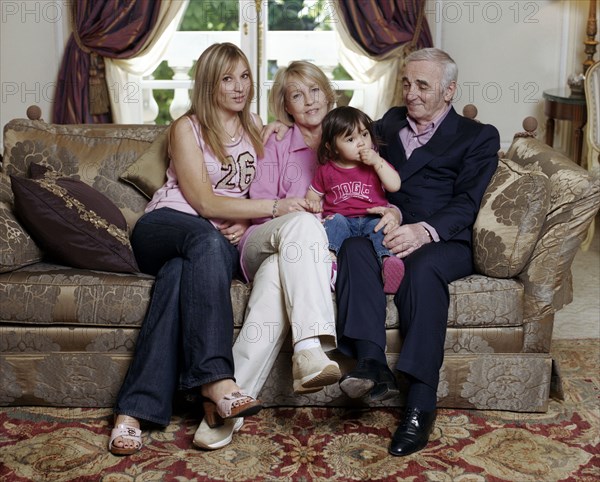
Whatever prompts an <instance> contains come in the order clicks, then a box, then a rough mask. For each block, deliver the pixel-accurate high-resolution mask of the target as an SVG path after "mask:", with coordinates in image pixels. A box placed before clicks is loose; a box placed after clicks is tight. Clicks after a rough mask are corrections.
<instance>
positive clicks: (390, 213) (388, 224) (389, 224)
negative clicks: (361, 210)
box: [367, 206, 402, 234]
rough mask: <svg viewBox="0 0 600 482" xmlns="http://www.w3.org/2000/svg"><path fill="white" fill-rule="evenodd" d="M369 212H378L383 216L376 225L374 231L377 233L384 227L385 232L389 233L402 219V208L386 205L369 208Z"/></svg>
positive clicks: (377, 213)
mask: <svg viewBox="0 0 600 482" xmlns="http://www.w3.org/2000/svg"><path fill="white" fill-rule="evenodd" d="M367 212H368V213H369V214H376V215H378V216H381V219H380V220H379V222H378V223H377V225H376V226H375V229H374V231H375V232H376V233H377V232H379V230H381V229H383V233H384V234H387V233H389V232H390V231H391V230H392V229H394V228H395V227H397V226H398V225H399V224H400V222H401V221H402V219H401V218H400V210H399V209H396V208H390V207H385V206H378V207H375V208H368V209H367Z"/></svg>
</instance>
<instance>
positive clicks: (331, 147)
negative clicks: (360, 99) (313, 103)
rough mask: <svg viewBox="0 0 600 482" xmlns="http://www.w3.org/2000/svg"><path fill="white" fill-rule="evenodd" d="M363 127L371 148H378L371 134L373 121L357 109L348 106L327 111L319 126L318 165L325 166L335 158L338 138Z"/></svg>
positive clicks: (372, 133)
mask: <svg viewBox="0 0 600 482" xmlns="http://www.w3.org/2000/svg"><path fill="white" fill-rule="evenodd" d="M361 125H362V126H363V127H364V128H365V129H367V130H368V131H369V134H370V135H371V140H372V141H373V147H374V148H375V149H377V148H378V144H377V139H376V138H375V134H374V132H373V121H372V120H371V118H370V117H369V116H368V115H367V114H365V113H364V112H362V111H361V110H359V109H356V108H354V107H350V106H343V107H336V108H335V109H333V110H331V111H329V112H328V113H327V115H326V116H325V117H324V118H323V122H322V124H321V128H322V132H321V142H320V144H319V148H318V150H317V158H318V160H319V164H327V162H328V161H329V160H331V159H335V158H336V157H337V153H336V149H335V141H336V139H337V138H338V137H340V136H347V135H349V134H351V133H352V132H353V131H354V129H355V128H357V127H359V128H360V126H361Z"/></svg>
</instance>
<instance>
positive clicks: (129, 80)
mask: <svg viewBox="0 0 600 482" xmlns="http://www.w3.org/2000/svg"><path fill="white" fill-rule="evenodd" d="M188 3H189V0H163V1H162V3H161V8H160V12H159V13H158V20H157V22H156V27H155V28H154V31H153V32H152V35H150V36H149V37H148V41H147V42H146V45H144V47H143V48H142V49H141V50H140V53H139V55H138V56H137V57H133V58H131V59H109V58H105V59H104V62H105V69H106V82H107V85H108V87H109V89H108V91H109V95H110V105H111V109H112V118H113V122H114V123H115V124H132V123H139V119H140V112H142V105H143V104H142V102H143V100H142V91H141V86H140V81H141V78H142V77H143V76H144V75H147V74H149V73H150V72H152V71H154V69H156V67H157V66H158V64H159V63H160V61H161V59H162V58H163V55H164V54H165V51H166V50H167V47H168V45H169V42H170V41H171V39H172V38H173V34H174V33H175V32H176V31H177V27H178V26H179V23H180V22H181V18H182V16H183V14H184V12H185V9H186V8H187V5H188Z"/></svg>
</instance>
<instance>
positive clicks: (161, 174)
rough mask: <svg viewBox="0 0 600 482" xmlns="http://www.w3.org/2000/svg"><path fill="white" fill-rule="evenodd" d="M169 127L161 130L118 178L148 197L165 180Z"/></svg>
mask: <svg viewBox="0 0 600 482" xmlns="http://www.w3.org/2000/svg"><path fill="white" fill-rule="evenodd" d="M168 131H169V129H166V130H165V131H164V132H162V133H161V134H160V135H159V136H158V137H157V138H156V139H155V140H154V142H153V143H152V144H151V145H150V147H149V148H148V150H147V151H146V152H144V154H142V155H141V156H140V157H139V158H138V159H137V160H136V161H135V162H134V163H133V164H132V165H131V166H129V167H128V168H127V169H126V170H125V172H124V173H123V174H121V176H120V177H119V179H121V180H123V181H125V182H127V183H129V184H131V185H132V186H133V187H135V188H136V189H138V190H139V191H140V192H141V193H142V194H143V195H144V196H146V197H147V198H148V199H152V196H154V193H155V192H156V191H157V190H158V189H159V188H160V187H162V185H163V184H164V183H165V181H166V180H167V168H168V167H169V158H168V154H167V142H168V140H167V135H168Z"/></svg>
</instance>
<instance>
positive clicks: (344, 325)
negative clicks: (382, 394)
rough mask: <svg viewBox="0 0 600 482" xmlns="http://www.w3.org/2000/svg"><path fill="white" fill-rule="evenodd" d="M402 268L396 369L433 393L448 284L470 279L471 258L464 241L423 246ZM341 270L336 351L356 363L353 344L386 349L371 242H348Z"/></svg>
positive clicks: (378, 277)
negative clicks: (350, 357) (364, 344)
mask: <svg viewBox="0 0 600 482" xmlns="http://www.w3.org/2000/svg"><path fill="white" fill-rule="evenodd" d="M404 263H405V275H404V279H403V280H402V283H401V285H400V288H399V290H398V293H396V296H395V297H394V302H395V304H396V306H397V308H398V313H399V318H400V334H401V337H402V348H401V350H400V357H399V359H398V363H397V364H396V368H397V369H398V370H400V371H401V372H403V373H406V374H408V375H411V376H413V377H415V378H417V379H419V380H420V381H422V382H424V383H426V384H427V385H429V386H431V387H433V388H434V389H435V388H437V385H438V382H439V370H440V367H441V365H442V362H443V360H444V340H445V338H446V326H447V321H448V305H449V298H450V296H449V293H448V284H449V283H450V282H451V281H454V280H456V279H459V278H462V277H464V276H467V275H469V274H471V273H472V271H473V261H472V253H471V249H470V247H469V246H468V244H467V243H464V242H462V241H449V242H444V241H440V242H438V243H429V244H426V245H424V246H422V247H421V248H419V249H418V250H417V251H415V252H414V253H413V254H411V255H410V256H408V257H406V258H404ZM337 264H338V278H337V284H336V298H337V304H338V319H337V331H338V348H339V349H340V351H342V352H343V353H344V354H346V355H348V356H352V357H356V350H355V346H354V344H355V340H368V341H371V342H373V343H376V344H377V345H378V346H380V347H381V348H382V349H385V344H386V343H385V340H386V338H385V313H386V298H385V294H384V293H383V284H382V280H381V268H380V265H379V263H378V261H377V256H376V255H375V252H374V251H373V248H372V246H371V244H370V241H369V240H368V239H365V238H351V239H348V240H347V241H346V242H345V243H344V244H343V245H342V249H341V250H340V252H339V254H338V261H337Z"/></svg>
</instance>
